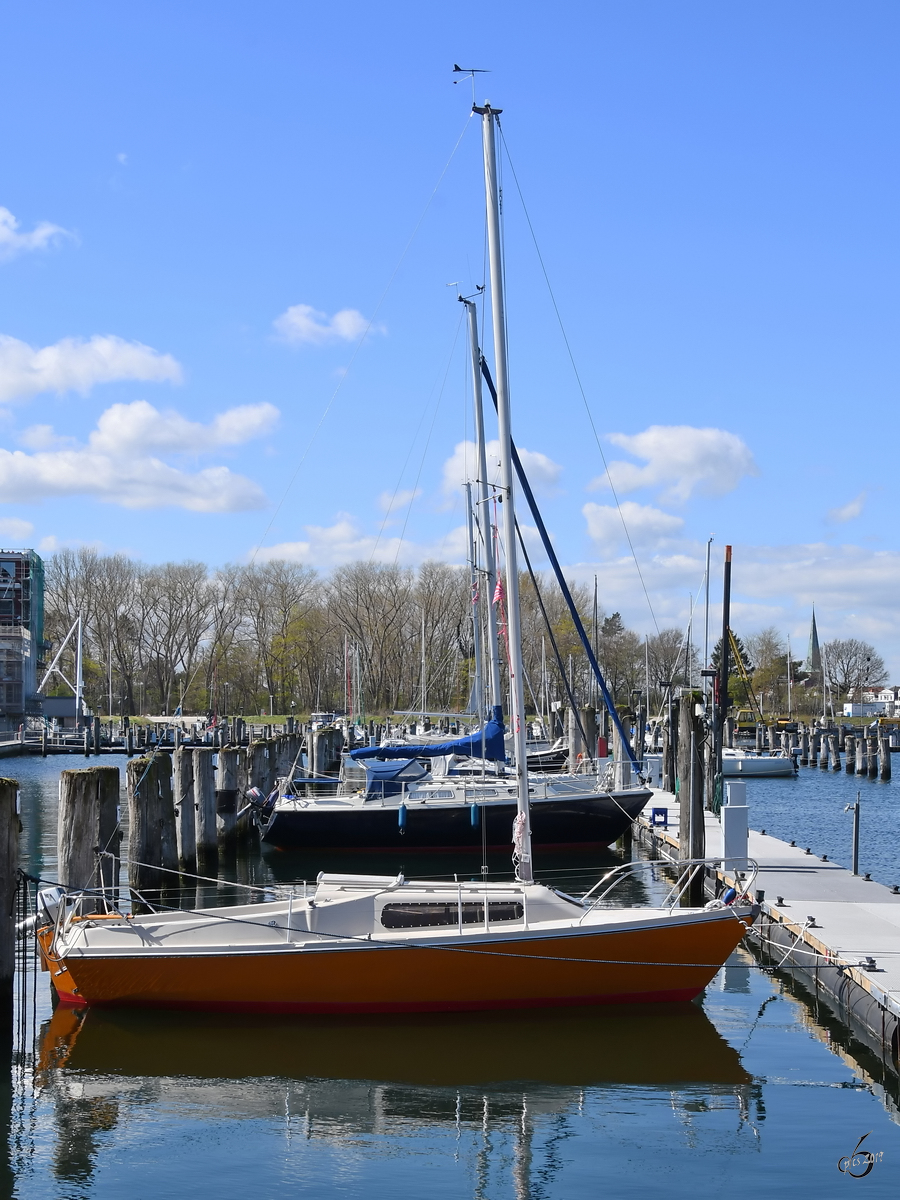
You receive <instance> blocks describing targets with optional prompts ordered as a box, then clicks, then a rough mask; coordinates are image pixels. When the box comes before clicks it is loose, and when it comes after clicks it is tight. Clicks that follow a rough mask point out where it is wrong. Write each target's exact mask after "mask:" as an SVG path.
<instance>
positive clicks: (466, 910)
mask: <svg viewBox="0 0 900 1200" xmlns="http://www.w3.org/2000/svg"><path fill="white" fill-rule="evenodd" d="M459 909H460V906H459V904H457V903H456V902H455V901H450V902H448V903H443V902H441V903H423V904H386V905H385V906H384V908H383V909H382V910H381V923H382V925H383V926H384V927H385V929H424V928H434V927H435V926H438V925H458V924H459ZM522 915H523V909H522V905H521V904H519V903H517V902H516V901H512V900H491V901H489V903H488V920H489V921H521V920H522ZM462 923H463V925H481V924H483V923H484V905H483V904H481V903H474V902H471V901H468V900H464V901H463V904H462Z"/></svg>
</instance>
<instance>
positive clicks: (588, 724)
mask: <svg viewBox="0 0 900 1200" xmlns="http://www.w3.org/2000/svg"><path fill="white" fill-rule="evenodd" d="M578 715H579V718H580V720H581V730H582V732H583V734H584V749H583V751H582V753H583V754H584V757H585V758H587V759H595V758H596V757H597V710H596V709H595V708H594V707H593V705H587V706H586V707H585V708H582V709H580V710H579V714H578ZM644 724H645V722H644V715H643V712H642V711H641V706H640V705H638V710H637V713H636V715H635V722H634V753H635V757H636V758H637V759H638V760H641V759H643V757H644Z"/></svg>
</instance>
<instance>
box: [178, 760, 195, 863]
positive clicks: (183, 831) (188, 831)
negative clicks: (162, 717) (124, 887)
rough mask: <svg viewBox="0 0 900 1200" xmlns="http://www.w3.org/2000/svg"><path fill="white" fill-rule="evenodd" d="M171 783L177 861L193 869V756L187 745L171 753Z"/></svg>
mask: <svg viewBox="0 0 900 1200" xmlns="http://www.w3.org/2000/svg"><path fill="white" fill-rule="evenodd" d="M172 784H173V792H174V803H175V838H176V844H177V846H178V862H179V864H180V865H181V866H182V867H185V868H187V869H188V870H190V871H193V870H194V868H195V867H196V866H197V829H196V821H195V818H194V757H193V751H192V750H191V749H190V747H189V746H178V747H177V748H176V749H175V751H174V753H173V754H172Z"/></svg>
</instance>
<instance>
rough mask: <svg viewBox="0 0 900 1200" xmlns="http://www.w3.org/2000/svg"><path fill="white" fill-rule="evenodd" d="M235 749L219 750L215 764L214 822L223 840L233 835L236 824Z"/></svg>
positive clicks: (226, 840) (225, 840) (230, 838)
mask: <svg viewBox="0 0 900 1200" xmlns="http://www.w3.org/2000/svg"><path fill="white" fill-rule="evenodd" d="M237 757H238V752H237V750H220V751H219V754H218V762H217V765H216V823H217V827H218V836H219V837H220V838H221V840H222V841H223V842H226V843H227V842H230V841H231V840H232V839H233V837H234V829H235V825H236V824H237V810H238V802H237V801H238V788H237Z"/></svg>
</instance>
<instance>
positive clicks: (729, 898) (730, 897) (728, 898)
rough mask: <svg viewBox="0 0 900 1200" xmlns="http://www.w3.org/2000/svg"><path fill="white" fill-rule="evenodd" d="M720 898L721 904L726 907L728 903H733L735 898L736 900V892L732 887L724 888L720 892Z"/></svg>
mask: <svg viewBox="0 0 900 1200" xmlns="http://www.w3.org/2000/svg"><path fill="white" fill-rule="evenodd" d="M721 899H722V904H723V906H724V907H725V908H727V907H728V905H729V904H734V902H735V900H737V892H736V891H735V890H734V888H733V887H730V888H726V889H725V891H724V892H723V893H722V897H721Z"/></svg>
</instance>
